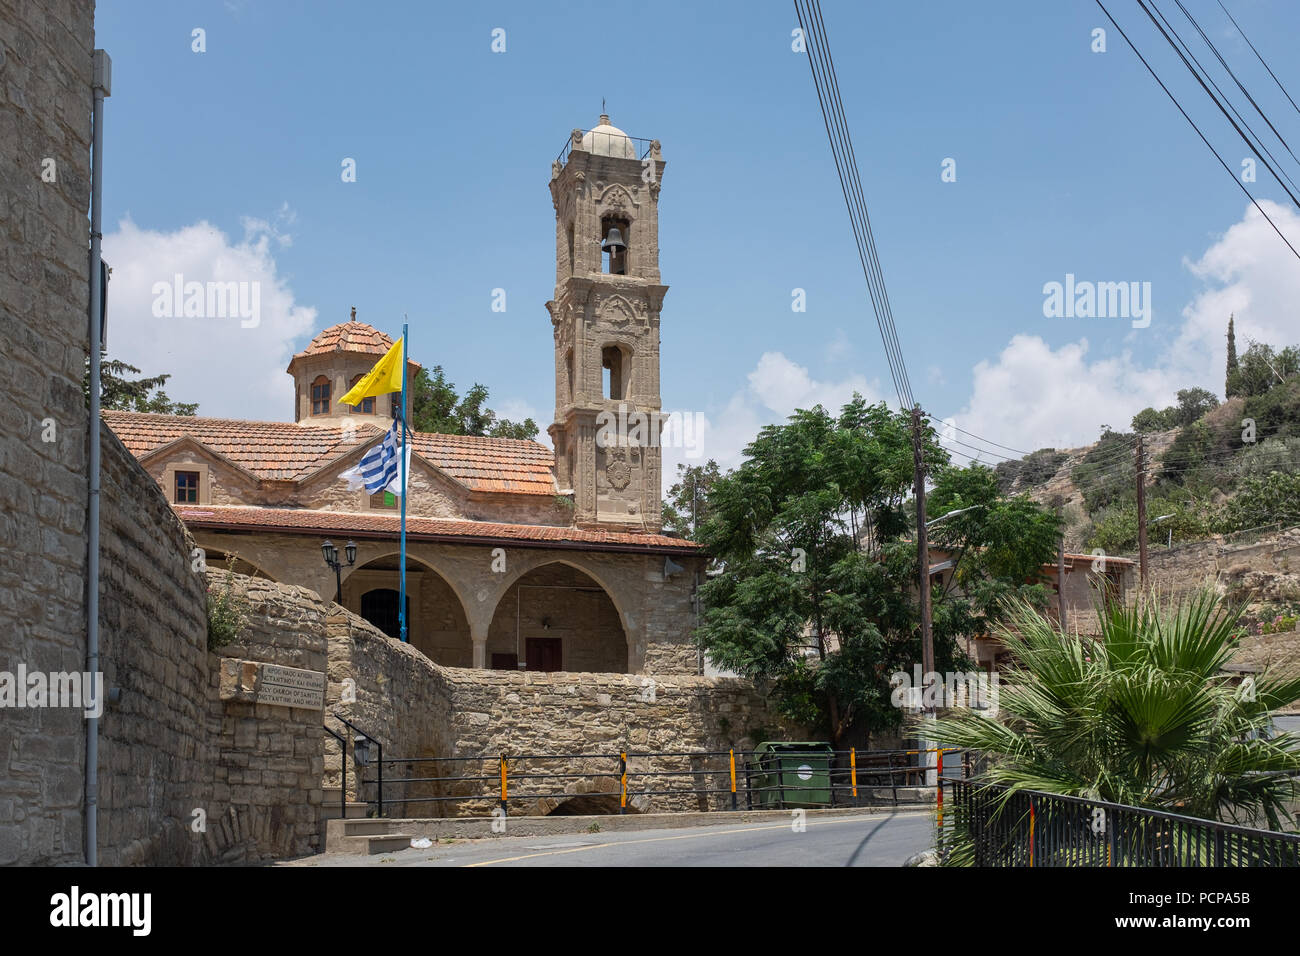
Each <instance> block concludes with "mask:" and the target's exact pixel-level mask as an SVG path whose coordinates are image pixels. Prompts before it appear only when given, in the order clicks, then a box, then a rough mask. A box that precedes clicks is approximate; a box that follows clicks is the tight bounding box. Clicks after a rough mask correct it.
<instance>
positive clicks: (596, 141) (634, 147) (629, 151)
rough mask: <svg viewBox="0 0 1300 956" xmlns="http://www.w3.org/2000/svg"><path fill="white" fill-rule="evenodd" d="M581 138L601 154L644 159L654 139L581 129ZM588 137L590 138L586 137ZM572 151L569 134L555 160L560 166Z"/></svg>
mask: <svg viewBox="0 0 1300 956" xmlns="http://www.w3.org/2000/svg"><path fill="white" fill-rule="evenodd" d="M582 135H583V139H584V140H586V142H587V145H588V146H589V147H590V148H591V149H593V150H595V151H596V152H598V153H601V154H602V155H615V156H618V157H620V158H623V159H632V158H633V157H635V158H636V159H640V160H644V159H645V158H646V157H647V156H649V155H650V151H651V150H652V149H653V148H654V140H652V139H644V138H642V137H640V136H628V135H626V134H618V133H606V132H602V131H597V130H583V131H582ZM587 137H590V139H587ZM572 151H573V135H572V134H570V136H569V140H568V142H566V143H565V144H564V148H563V149H562V150H560V155H559V156H557V157H556V162H558V163H559V164H560V165H561V166H563V165H564V164H565V163H567V162H568V161H569V153H571V152H572Z"/></svg>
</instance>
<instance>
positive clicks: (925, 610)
mask: <svg viewBox="0 0 1300 956" xmlns="http://www.w3.org/2000/svg"><path fill="white" fill-rule="evenodd" d="M912 464H913V468H914V472H915V481H914V485H913V494H915V496H916V562H917V565H918V567H919V568H920V575H921V578H920V581H919V585H920V602H921V672H922V675H923V676H922V678H921V680H922V682H925V681H926V680H928V677H927V676H924V675H929V674H930V673H932V672H933V671H934V634H933V632H932V628H931V620H930V539H929V535H928V533H927V531H926V528H925V455H924V453H923V452H922V450H921V406H920V405H914V406H913V407H912ZM925 709H926V712H927V713H929V712H930V711H932V710H933V708H932V707H930V706H926V708H925Z"/></svg>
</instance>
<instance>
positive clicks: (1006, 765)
mask: <svg viewBox="0 0 1300 956" xmlns="http://www.w3.org/2000/svg"><path fill="white" fill-rule="evenodd" d="M1098 617H1099V621H1100V625H1101V629H1100V630H1101V633H1100V637H1099V638H1097V639H1093V638H1090V637H1086V636H1081V635H1079V634H1075V633H1070V632H1068V631H1064V630H1062V629H1060V628H1058V627H1057V626H1056V625H1055V624H1054V623H1053V622H1052V621H1050V620H1047V619H1046V618H1044V617H1043V616H1042V615H1041V614H1039V613H1038V612H1037V611H1035V610H1034V609H1033V608H1030V607H1028V606H1024V605H1022V606H1021V607H1019V608H1018V609H1017V610H1016V611H1015V612H1014V613H1013V615H1012V617H1011V624H1012V626H1011V627H1009V628H1007V629H1005V630H1004V633H1003V635H1002V636H1003V640H1005V641H1006V643H1007V646H1008V647H1009V649H1010V650H1011V651H1012V654H1013V657H1014V659H1015V660H1016V661H1017V666H1016V667H1015V668H1014V669H1013V670H1012V671H1011V672H1009V673H1006V674H1003V675H1002V680H1001V681H1000V692H999V699H998V702H997V703H998V712H997V714H996V716H995V718H993V719H990V718H988V717H986V716H982V715H981V714H980V713H977V712H974V711H969V710H967V711H953V712H952V713H951V714H950V715H949V716H945V717H942V718H939V719H937V720H928V721H922V722H921V723H920V726H921V729H922V732H923V733H924V734H925V736H926V737H928V738H929V739H933V740H942V741H944V743H945V744H946V745H951V746H958V747H970V748H973V749H975V750H978V751H980V752H981V753H982V754H983V755H984V756H985V757H986V758H987V759H988V760H989V765H988V767H987V769H985V770H984V771H983V772H982V773H981V774H980V778H981V779H983V780H987V781H989V782H991V783H997V784H1002V785H1005V786H1008V787H1010V788H1012V789H1013V790H1022V789H1027V790H1042V791H1047V792H1049V793H1058V794H1066V795H1070V796H1080V797H1091V798H1093V799H1101V800H1107V801H1112V802H1115V803H1123V804H1130V805H1133V806H1140V807H1150V808H1155V809H1160V810H1167V811H1173V812H1177V813H1182V814H1187V815H1190V816H1195V817H1202V818H1207V819H1214V820H1224V821H1231V822H1236V823H1253V822H1255V821H1256V820H1258V819H1260V818H1261V817H1262V818H1264V819H1267V820H1268V822H1269V825H1270V826H1272V827H1274V828H1275V829H1280V828H1281V826H1282V824H1283V821H1284V820H1287V819H1289V817H1290V812H1291V811H1290V808H1289V804H1291V803H1292V802H1293V801H1294V800H1296V798H1297V797H1298V796H1300V789H1297V783H1296V780H1295V775H1296V774H1297V773H1300V750H1297V749H1296V747H1297V744H1300V740H1297V739H1296V738H1294V737H1292V736H1291V735H1289V734H1282V735H1279V736H1277V737H1274V738H1272V739H1268V738H1267V737H1266V736H1265V734H1264V732H1265V731H1266V729H1267V728H1268V727H1269V726H1270V711H1272V710H1275V709H1276V708H1278V707H1281V706H1284V705H1287V704H1290V703H1291V702H1292V701H1294V700H1296V699H1298V698H1300V678H1296V677H1285V678H1283V677H1279V676H1276V675H1274V674H1272V673H1268V672H1266V673H1264V674H1260V675H1255V680H1254V681H1253V683H1252V685H1251V686H1250V688H1249V691H1248V692H1247V691H1246V690H1245V689H1244V688H1240V687H1237V686H1236V685H1235V683H1234V678H1233V677H1232V676H1231V675H1229V674H1227V673H1225V672H1224V670H1223V665H1224V664H1225V663H1227V661H1228V659H1229V657H1230V656H1231V655H1232V652H1233V650H1234V646H1235V640H1236V638H1237V636H1238V635H1239V633H1240V627H1239V618H1240V609H1234V608H1227V607H1225V606H1224V605H1222V604H1220V603H1219V602H1218V600H1217V599H1216V598H1215V596H1214V595H1213V594H1211V593H1208V592H1205V593H1201V594H1199V595H1196V596H1195V597H1193V598H1192V599H1190V600H1187V601H1185V602H1181V603H1178V604H1173V605H1163V606H1162V605H1159V604H1157V603H1156V602H1155V601H1154V600H1142V601H1139V602H1138V605H1137V606H1136V607H1132V608H1129V607H1124V606H1121V605H1118V604H1116V603H1111V604H1109V605H1108V606H1106V607H1103V608H1101V609H1100V610H1099V613H1098Z"/></svg>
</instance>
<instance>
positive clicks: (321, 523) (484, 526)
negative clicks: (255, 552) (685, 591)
mask: <svg viewBox="0 0 1300 956" xmlns="http://www.w3.org/2000/svg"><path fill="white" fill-rule="evenodd" d="M175 508H176V513H177V514H178V515H179V516H180V518H181V520H182V521H184V522H185V523H186V524H187V525H189V526H190V527H193V528H209V529H219V528H237V529H246V528H261V529H263V530H267V531H285V532H289V533H294V532H309V533H310V532H320V533H330V534H350V535H354V536H357V537H384V538H387V537H396V536H397V534H398V531H399V528H400V518H399V516H398V515H395V514H384V513H375V512H351V511H312V510H308V509H305V508H254V507H237V506H232V505H176V506H175ZM406 533H407V537H408V538H411V537H414V538H416V539H432V540H458V539H459V540H462V541H475V540H482V541H513V542H515V543H516V544H521V545H532V546H534V547H564V546H566V545H570V546H581V547H582V548H583V550H588V551H592V550H594V551H600V550H611V551H650V552H654V551H674V552H681V553H689V552H698V551H699V545H697V544H695V543H694V542H693V541H687V540H686V539H684V538H672V537H669V536H668V535H662V534H648V533H647V534H642V533H637V532H630V531H594V530H586V529H582V528H557V527H548V526H544V525H523V524H496V523H494V522H488V521H457V520H450V519H444V518H420V517H415V516H407V519H406Z"/></svg>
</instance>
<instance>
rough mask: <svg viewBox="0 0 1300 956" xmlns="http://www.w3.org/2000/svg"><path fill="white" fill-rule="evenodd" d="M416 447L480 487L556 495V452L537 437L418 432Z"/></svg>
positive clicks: (420, 453) (470, 484) (461, 478)
mask: <svg viewBox="0 0 1300 956" xmlns="http://www.w3.org/2000/svg"><path fill="white" fill-rule="evenodd" d="M412 442H413V443H414V445H415V451H416V453H417V454H419V455H423V456H424V457H425V458H427V459H428V460H429V461H431V462H432V463H433V464H435V465H437V466H438V467H439V468H441V469H442V470H443V471H445V472H447V473H448V474H449V475H451V476H453V477H454V478H457V479H459V480H460V481H463V482H464V483H465V484H467V485H469V486H470V487H471V488H473V489H475V490H476V491H505V492H514V493H515V494H525V495H553V494H555V493H556V492H557V491H558V489H557V487H556V484H555V478H554V476H553V475H552V473H551V469H552V468H553V467H554V465H555V453H554V452H552V451H551V450H550V449H549V448H547V447H546V446H545V445H540V444H538V443H537V442H535V441H519V440H517V439H513V438H472V437H469V436H466V435H435V434H429V433H423V432H416V433H415V435H414V437H413V439H412Z"/></svg>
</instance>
